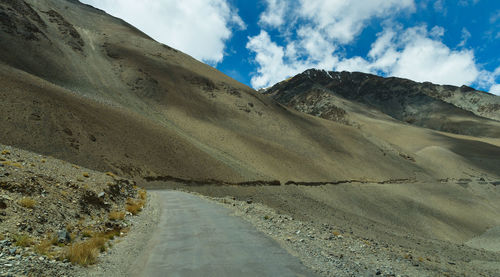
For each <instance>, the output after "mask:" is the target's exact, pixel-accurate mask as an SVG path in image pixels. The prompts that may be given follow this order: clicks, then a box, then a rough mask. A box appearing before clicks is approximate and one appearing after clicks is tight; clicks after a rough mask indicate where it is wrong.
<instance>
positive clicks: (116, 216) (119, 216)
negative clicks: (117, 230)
mask: <svg viewBox="0 0 500 277" xmlns="http://www.w3.org/2000/svg"><path fill="white" fill-rule="evenodd" d="M108 218H109V220H123V219H125V212H123V211H112V212H110V213H109V215H108Z"/></svg>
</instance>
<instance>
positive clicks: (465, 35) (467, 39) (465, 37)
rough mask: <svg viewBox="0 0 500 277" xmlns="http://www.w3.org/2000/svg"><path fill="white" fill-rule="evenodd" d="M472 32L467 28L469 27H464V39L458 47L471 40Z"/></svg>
mask: <svg viewBox="0 0 500 277" xmlns="http://www.w3.org/2000/svg"><path fill="white" fill-rule="evenodd" d="M471 36H472V34H471V33H470V32H469V30H467V28H465V27H464V28H462V41H460V43H459V44H458V45H457V46H458V47H463V46H465V44H467V41H469V39H470V37H471Z"/></svg>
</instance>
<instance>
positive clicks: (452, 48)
mask: <svg viewBox="0 0 500 277" xmlns="http://www.w3.org/2000/svg"><path fill="white" fill-rule="evenodd" d="M82 2H84V3H87V4H90V5H93V6H95V7H97V8H100V9H102V10H104V11H106V12H108V13H109V14H111V15H114V16H116V17H120V18H122V19H124V20H125V21H127V22H129V23H130V24H132V25H134V26H135V27H137V28H138V29H140V30H141V31H143V32H144V33H146V34H148V35H149V36H150V37H152V38H154V39H155V40H157V41H159V42H161V43H164V44H167V45H169V46H171V47H173V48H176V49H178V50H180V51H182V52H184V53H187V54H189V55H191V56H192V57H194V58H196V59H198V60H200V61H203V62H205V63H207V64H209V65H211V66H214V67H216V68H217V69H219V70H220V71H222V72H224V73H225V74H227V75H229V76H231V77H232V78H234V79H236V80H238V81H240V82H242V83H245V84H247V85H249V86H251V87H253V88H255V89H259V88H265V87H269V86H272V85H274V84H275V83H277V82H280V81H282V80H284V79H286V78H289V77H291V76H294V75H296V74H298V73H301V72H303V71H305V70H306V69H309V68H318V69H325V70H329V71H330V70H334V71H343V70H346V71H361V72H368V73H373V74H377V75H380V76H395V77H402V78H408V79H412V80H415V81H419V82H424V81H429V82H433V83H437V84H449V85H456V86H462V85H468V86H471V87H473V88H476V89H480V90H484V91H487V92H491V93H494V94H497V95H500V1H499V0H254V1H249V0H182V1H178V0H141V1H137V0H82Z"/></svg>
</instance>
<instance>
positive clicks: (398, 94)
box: [265, 69, 500, 138]
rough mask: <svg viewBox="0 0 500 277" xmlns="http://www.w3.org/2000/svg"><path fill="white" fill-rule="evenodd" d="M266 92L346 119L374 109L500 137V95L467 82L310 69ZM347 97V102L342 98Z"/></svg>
mask: <svg viewBox="0 0 500 277" xmlns="http://www.w3.org/2000/svg"><path fill="white" fill-rule="evenodd" d="M265 93H266V94H269V95H271V96H272V97H273V98H274V99H276V100H277V101H279V102H280V103H282V104H283V105H286V106H289V107H292V108H295V109H297V110H300V111H303V112H307V113H310V114H313V115H319V116H321V117H323V118H327V119H332V120H334V121H340V122H344V123H346V122H347V121H346V120H347V118H348V117H349V114H352V113H359V110H367V109H376V110H377V111H379V112H381V113H382V114H384V115H388V116H390V117H392V118H394V119H396V120H398V121H401V122H405V123H408V124H412V125H415V126H420V127H425V128H430V129H434V130H437V131H444V132H450V133H455V134H462V135H471V136H480V137H494V138H499V137H500V97H498V96H495V95H492V94H489V93H486V92H483V91H476V90H474V89H472V88H470V87H467V86H462V87H454V86H448V85H444V86H442V85H435V84H432V83H429V82H425V83H418V82H414V81H411V80H407V79H401V78H394V77H391V78H383V77H379V76H376V75H372V74H366V73H361V72H345V71H344V72H327V71H324V70H315V69H310V70H306V71H305V72H303V73H301V74H298V75H296V76H294V77H293V78H291V79H289V80H286V81H283V82H280V83H278V84H276V85H274V86H273V87H271V88H269V89H268V90H267V91H266V92H265ZM346 101H347V102H349V104H343V103H344V102H346Z"/></svg>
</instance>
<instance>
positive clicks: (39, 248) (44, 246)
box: [35, 233, 57, 255]
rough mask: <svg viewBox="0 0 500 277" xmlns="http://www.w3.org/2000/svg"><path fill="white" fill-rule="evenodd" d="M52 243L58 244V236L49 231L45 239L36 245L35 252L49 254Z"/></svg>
mask: <svg viewBox="0 0 500 277" xmlns="http://www.w3.org/2000/svg"><path fill="white" fill-rule="evenodd" d="M52 245H57V237H56V236H55V235H54V234H53V233H49V234H48V235H47V237H46V238H45V239H43V240H42V241H40V242H39V243H38V244H37V245H36V246H35V252H36V253H38V254H42V255H48V254H49V249H50V248H51V247H52Z"/></svg>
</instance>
